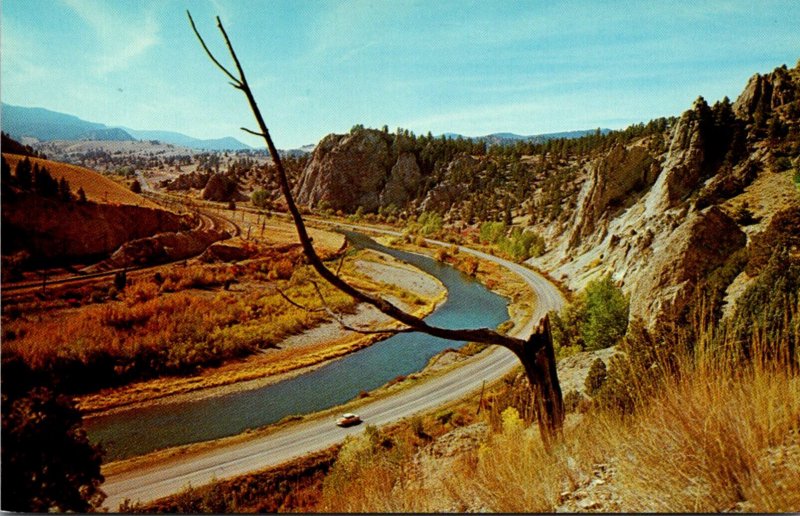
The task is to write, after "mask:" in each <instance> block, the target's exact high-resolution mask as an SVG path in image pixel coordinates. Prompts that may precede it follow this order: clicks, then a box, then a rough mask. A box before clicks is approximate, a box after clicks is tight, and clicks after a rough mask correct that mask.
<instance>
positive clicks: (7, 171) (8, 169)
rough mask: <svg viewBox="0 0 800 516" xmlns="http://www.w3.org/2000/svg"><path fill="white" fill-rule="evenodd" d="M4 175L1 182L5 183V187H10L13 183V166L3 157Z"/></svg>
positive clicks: (0, 178)
mask: <svg viewBox="0 0 800 516" xmlns="http://www.w3.org/2000/svg"><path fill="white" fill-rule="evenodd" d="M2 160H3V175H2V177H0V180H2V181H3V184H4V185H8V184H9V183H10V182H11V165H9V164H8V161H6V158H5V157H3V158H2Z"/></svg>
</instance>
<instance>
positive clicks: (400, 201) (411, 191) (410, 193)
mask: <svg viewBox="0 0 800 516" xmlns="http://www.w3.org/2000/svg"><path fill="white" fill-rule="evenodd" d="M421 180H422V173H421V172H420V170H419V165H418V164H417V159H416V158H415V157H414V154H412V153H410V152H404V153H403V154H401V155H400V157H399V158H397V162H396V163H395V164H394V166H393V167H392V171H391V172H390V173H389V179H388V181H387V182H386V186H385V187H384V188H383V192H381V194H380V205H381V206H383V207H387V206H389V205H394V206H396V207H398V208H400V207H403V206H405V205H406V204H408V202H409V201H410V200H411V199H412V198H413V197H414V196H415V194H416V192H417V189H418V188H419V185H420V182H421Z"/></svg>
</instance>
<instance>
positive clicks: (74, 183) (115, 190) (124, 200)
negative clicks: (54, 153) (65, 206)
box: [3, 154, 161, 208]
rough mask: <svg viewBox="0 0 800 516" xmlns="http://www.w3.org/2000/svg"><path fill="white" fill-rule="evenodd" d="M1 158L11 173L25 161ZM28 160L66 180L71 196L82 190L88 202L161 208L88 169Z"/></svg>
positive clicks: (11, 155)
mask: <svg viewBox="0 0 800 516" xmlns="http://www.w3.org/2000/svg"><path fill="white" fill-rule="evenodd" d="M3 157H5V158H6V161H8V164H9V165H10V166H11V170H12V171H13V170H15V169H16V166H17V162H19V161H21V160H23V159H25V156H19V155H17V154H3ZM30 160H31V164H38V165H39V167H43V166H44V167H47V169H48V170H49V171H50V175H51V176H53V178H54V179H56V180H59V179H61V178H62V177H63V178H64V179H66V180H67V181H68V182H69V185H70V188H71V189H72V193H73V194H75V192H77V191H78V188H83V191H84V192H85V193H86V199H87V200H89V201H94V202H98V203H116V204H132V205H136V206H145V207H148V208H161V206H159V205H157V204H155V203H153V202H152V201H149V200H147V199H145V198H144V197H142V196H141V195H137V194H135V193H133V192H131V191H130V190H129V189H128V188H125V187H124V186H122V185H120V184H119V183H116V182H114V181H112V180H111V179H109V178H107V177H105V176H103V175H102V174H99V173H97V172H95V171H93V170H89V169H88V168H84V167H79V166H77V165H69V164H66V163H59V162H57V161H50V160H45V159H40V158H30Z"/></svg>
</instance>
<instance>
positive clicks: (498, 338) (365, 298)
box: [190, 17, 526, 354]
mask: <svg viewBox="0 0 800 516" xmlns="http://www.w3.org/2000/svg"><path fill="white" fill-rule="evenodd" d="M190 19H191V18H190ZM217 26H218V27H219V29H220V32H222V35H223V38H224V39H225V44H226V45H227V46H228V50H229V51H230V53H231V57H232V58H233V61H234V63H236V67H237V70H239V75H240V82H241V88H240V89H241V90H242V92H244V94H245V96H246V97H247V102H248V103H249V104H250V109H251V111H252V112H253V116H254V117H255V119H256V122H257V123H258V128H259V129H260V131H261V133H262V134H261V136H263V138H264V141H265V143H266V144H267V148H268V149H269V152H270V156H271V157H272V161H273V163H274V164H275V168H276V170H277V178H278V183H279V184H280V187H281V193H282V194H283V198H284V199H285V200H286V206H287V208H288V210H289V213H290V214H291V216H292V220H293V222H294V225H295V228H296V229H297V235H298V238H299V239H300V244H301V245H302V246H303V253H304V254H305V255H306V258H307V259H308V262H309V264H310V265H311V266H312V267H313V268H314V270H316V271H317V273H319V275H320V276H322V278H323V279H324V280H325V281H327V282H328V283H330V284H331V285H333V286H334V287H336V288H337V289H339V290H341V291H342V292H344V293H345V294H347V295H349V296H350V297H352V298H353V299H355V300H356V301H360V302H362V303H367V304H370V305H372V306H374V307H375V308H377V309H378V310H380V311H381V312H383V313H384V314H386V315H388V316H389V317H391V318H393V319H395V320H397V321H399V322H401V323H403V324H405V325H406V326H409V327H411V328H414V329H415V330H416V331H420V332H423V333H427V334H429V335H433V336H435V337H441V338H444V339H449V340H461V341H468V342H482V343H485V344H497V345H501V346H505V347H507V348H509V349H511V350H512V351H514V352H515V353H516V354H520V353H521V352H522V349H523V346H524V344H525V342H526V341H524V340H522V339H518V338H514V337H510V336H507V335H503V334H500V333H498V332H496V331H494V330H491V329H489V328H479V329H459V330H451V329H448V328H440V327H438V326H431V325H429V324H428V323H426V322H425V321H424V320H423V319H421V318H419V317H417V316H415V315H413V314H410V313H408V312H406V311H404V310H401V309H400V308H398V307H397V306H395V305H393V304H392V303H390V302H389V301H387V300H385V299H383V298H381V297H375V296H372V295H370V294H367V293H366V292H362V291H360V290H359V289H357V288H355V287H354V286H352V285H350V284H349V283H347V282H346V281H344V280H342V279H341V278H339V277H338V276H337V275H336V274H334V272H333V271H331V270H330V269H328V268H327V267H326V266H325V264H324V263H323V262H322V259H321V258H320V257H319V255H318V254H317V252H316V250H315V249H314V246H313V244H312V242H311V238H310V236H309V235H308V230H307V229H306V226H305V221H304V220H303V216H302V214H301V213H300V210H299V209H298V208H297V205H296V204H295V201H294V197H293V195H292V192H291V187H290V186H289V179H288V175H287V174H286V170H285V168H284V166H283V161H282V160H281V157H280V154H279V153H278V149H277V148H276V147H275V144H274V143H273V141H272V137H271V136H270V134H269V130H268V129H267V124H266V122H264V117H263V115H262V114H261V109H260V108H259V107H258V103H257V102H256V100H255V97H254V96H253V92H252V90H250V86H249V84H248V83H247V79H246V78H245V76H244V72H243V71H242V68H241V64H240V62H239V58H238V57H237V55H236V51H235V50H234V49H233V45H232V44H231V42H230V39H229V38H228V35H227V33H226V32H225V29H224V27H223V26H222V22H221V21H220V20H219V17H217ZM215 62H216V60H215ZM226 72H227V71H226ZM229 76H230V74H229Z"/></svg>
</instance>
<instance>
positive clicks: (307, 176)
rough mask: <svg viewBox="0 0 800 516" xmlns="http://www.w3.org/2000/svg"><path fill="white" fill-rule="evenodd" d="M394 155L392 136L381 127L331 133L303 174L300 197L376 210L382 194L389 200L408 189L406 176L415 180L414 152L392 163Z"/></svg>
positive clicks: (300, 200) (307, 201) (309, 201)
mask: <svg viewBox="0 0 800 516" xmlns="http://www.w3.org/2000/svg"><path fill="white" fill-rule="evenodd" d="M390 157H391V148H390V139H389V138H388V136H387V135H385V134H384V133H382V132H380V131H376V130H360V131H354V132H353V133H351V134H347V135H336V134H331V135H328V136H326V137H325V138H323V140H322V141H321V142H320V143H319V145H317V148H316V149H314V154H313V156H312V158H311V161H310V162H309V163H308V165H307V166H306V169H305V171H304V172H303V174H302V176H301V177H300V181H299V182H298V185H297V187H296V189H295V196H296V200H297V202H298V203H300V204H305V205H308V206H311V207H326V208H330V209H333V210H342V211H345V212H354V211H355V210H356V208H357V207H359V206H360V207H362V208H363V209H364V210H365V211H368V212H369V211H375V210H377V209H378V207H379V206H381V198H382V197H383V198H384V201H386V200H390V199H392V198H394V199H396V198H397V197H399V196H402V195H403V193H407V188H406V187H405V185H404V184H403V179H404V178H405V177H408V178H409V180H412V181H413V180H414V172H413V166H412V165H410V163H409V160H410V159H413V156H411V157H409V156H405V157H404V158H402V162H401V161H400V160H398V162H397V163H398V164H395V163H392V161H391V159H390ZM395 168H397V170H396V171H395ZM392 171H393V172H395V173H394V180H393V181H392V182H391V188H390V191H389V192H388V195H387V194H385V193H384V187H385V186H386V184H387V182H388V181H389V179H390V174H391V173H392ZM387 198H388V199H387ZM387 204H388V203H387Z"/></svg>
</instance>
